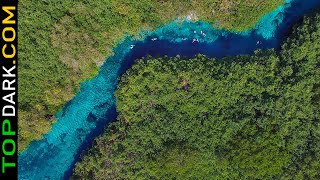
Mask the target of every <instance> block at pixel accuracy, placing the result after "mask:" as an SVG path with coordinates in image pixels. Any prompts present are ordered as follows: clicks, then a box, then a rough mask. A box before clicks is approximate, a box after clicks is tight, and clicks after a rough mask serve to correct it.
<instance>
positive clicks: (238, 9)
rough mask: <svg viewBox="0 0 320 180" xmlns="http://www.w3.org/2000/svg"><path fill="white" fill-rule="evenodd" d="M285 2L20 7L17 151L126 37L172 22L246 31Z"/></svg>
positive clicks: (118, 0) (150, 0) (31, 1)
mask: <svg viewBox="0 0 320 180" xmlns="http://www.w3.org/2000/svg"><path fill="white" fill-rule="evenodd" d="M281 3H283V0H269V1H265V2H261V0H246V1H241V0H210V1H208V0H192V1H190V0H188V1H187V0H183V1H175V0H133V1H124V0H100V1H95V0H86V1H75V0H68V1H63V0H41V1H37V0H21V1H19V33H20V34H19V35H20V36H19V58H20V63H19V74H20V77H21V78H20V80H19V107H20V108H19V151H21V150H22V149H24V148H25V147H26V146H27V145H28V144H29V142H30V141H32V140H34V139H39V138H41V136H42V134H43V133H46V132H47V131H48V130H49V129H50V125H51V123H52V122H54V120H55V118H54V114H55V113H56V112H57V111H58V109H59V108H61V107H62V105H63V104H65V103H66V102H67V101H69V100H70V99H71V98H72V96H73V95H74V93H75V92H76V91H78V90H79V84H80V82H82V81H83V80H84V79H87V78H90V77H93V76H94V75H95V74H96V72H97V69H98V67H99V65H101V64H102V62H103V61H104V60H105V58H106V57H108V56H110V55H111V54H112V48H113V47H114V46H115V44H116V43H117V42H118V41H119V40H120V39H121V38H123V37H124V36H125V35H136V34H137V33H138V32H139V31H140V30H141V29H154V28H156V27H157V26H161V25H164V24H166V23H168V22H170V21H171V20H173V19H176V18H179V17H185V16H188V15H192V17H193V18H194V19H197V18H198V19H202V20H205V21H209V22H215V21H218V22H220V26H221V28H227V29H230V30H234V31H240V30H243V29H247V28H250V27H252V26H254V24H255V23H256V22H257V21H258V19H259V18H261V17H262V16H263V15H264V14H265V13H266V12H268V11H271V10H272V9H274V8H275V7H276V6H278V5H280V4H281Z"/></svg>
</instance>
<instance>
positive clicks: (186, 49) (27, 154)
mask: <svg viewBox="0 0 320 180" xmlns="http://www.w3.org/2000/svg"><path fill="white" fill-rule="evenodd" d="M314 7H320V1H319V0H308V1H305V0H288V1H287V3H286V4H285V5H284V6H281V7H279V8H277V9H276V10H274V11H273V12H271V13H269V14H267V15H266V16H265V17H263V18H262V19H261V21H260V22H259V23H258V24H257V26H256V27H255V28H253V29H251V30H248V31H246V32H241V33H232V32H228V31H225V30H218V29H215V28H214V27H212V25H210V24H208V23H205V22H187V21H184V22H176V21H174V22H172V23H171V24H169V25H167V26H165V27H162V28H159V29H157V30H156V31H153V32H148V31H144V32H141V36H142V37H143V39H142V40H139V41H135V40H133V38H132V37H127V38H125V39H124V40H122V41H121V43H120V44H119V45H118V46H117V47H115V49H114V56H112V57H109V58H108V59H107V60H106V62H105V63H104V64H103V65H102V67H101V68H100V71H99V74H98V75H97V76H96V77H95V78H93V79H91V80H88V81H86V82H84V83H83V84H81V91H80V92H79V93H78V94H77V95H76V96H75V97H74V98H73V100H71V101H70V102H68V103H67V104H66V105H65V107H64V108H63V110H62V111H61V112H59V113H58V114H57V118H58V121H57V122H56V123H55V124H54V125H53V126H52V129H51V131H50V132H49V133H48V134H46V135H45V136H44V137H43V139H42V140H39V141H35V142H32V143H31V144H30V145H29V146H28V148H27V149H26V150H25V151H24V152H22V153H20V155H19V162H18V163H19V164H18V165H19V179H32V180H37V179H41V180H42V179H52V180H56V179H68V178H69V177H70V175H71V174H72V170H73V168H74V164H75V162H76V161H78V160H79V156H80V154H81V152H82V151H83V150H85V149H87V148H88V147H90V146H91V144H92V141H93V139H94V138H95V137H96V136H98V135H99V134H101V133H102V131H103V128H104V127H105V126H106V125H107V124H108V122H111V121H114V120H115V119H116V117H117V112H116V108H115V97H114V91H115V89H116V87H117V84H118V79H119V77H120V76H121V74H123V73H124V72H125V71H126V70H127V69H128V68H130V67H131V66H132V64H133V63H134V60H135V59H139V58H142V57H144V56H146V55H152V56H164V55H167V56H176V55H178V54H179V55H182V56H186V57H192V56H194V55H196V54H198V53H201V54H205V55H207V56H209V57H217V58H220V57H224V56H227V55H239V54H252V53H253V51H254V50H256V49H259V48H260V49H267V48H275V49H276V50H277V49H279V45H280V43H281V42H282V41H283V38H284V37H285V36H286V34H288V32H289V31H290V28H291V27H292V25H293V24H294V23H296V22H297V21H299V20H301V17H302V16H303V15H304V14H305V13H308V12H310V11H311V9H312V8H314ZM194 31H196V33H194ZM200 31H203V32H205V34H206V36H205V37H204V36H203V35H201V34H200ZM153 38H157V40H156V41H152V39H153ZM183 38H187V40H183ZM194 38H197V39H199V42H195V43H192V40H193V39H194ZM257 41H260V43H259V44H257ZM133 44H134V45H135V46H134V48H133V49H130V45H133Z"/></svg>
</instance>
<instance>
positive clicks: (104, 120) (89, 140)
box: [63, 106, 118, 179]
mask: <svg viewBox="0 0 320 180" xmlns="http://www.w3.org/2000/svg"><path fill="white" fill-rule="evenodd" d="M99 108H103V106H102V107H99ZM117 116H118V113H117V112H116V107H115V106H111V107H109V108H108V109H107V110H106V112H105V115H104V117H96V116H95V115H93V114H92V113H90V115H89V116H88V119H87V121H97V126H96V128H95V129H93V130H92V131H91V132H90V133H89V134H87V135H86V136H85V137H84V140H83V143H82V144H81V146H80V147H79V149H78V150H77V152H76V154H75V158H74V161H73V162H72V165H71V166H70V168H69V169H68V170H67V171H66V172H65V173H64V178H63V179H70V177H71V176H72V174H73V169H74V167H75V164H76V162H78V161H79V160H80V159H81V154H82V153H83V152H84V151H87V150H88V149H89V148H90V147H91V146H92V144H93V142H94V139H95V138H96V137H98V136H99V135H100V134H102V133H103V131H104V129H105V126H106V124H109V123H110V122H112V121H114V120H115V119H116V118H117Z"/></svg>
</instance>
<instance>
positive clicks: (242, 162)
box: [73, 14, 320, 179]
mask: <svg viewBox="0 0 320 180" xmlns="http://www.w3.org/2000/svg"><path fill="white" fill-rule="evenodd" d="M319 47H320V14H318V15H316V16H314V17H309V18H305V19H304V21H303V24H302V25H301V26H299V27H296V28H295V30H294V32H293V34H292V36H291V37H290V38H289V39H288V40H287V41H285V42H284V44H283V45H282V49H281V52H280V53H279V54H277V53H275V52H274V51H273V50H267V51H260V50H259V51H256V52H255V54H254V55H252V56H237V57H227V58H223V59H221V60H215V59H210V58H207V57H205V56H203V55H198V56H197V57H195V58H193V59H190V60H184V59H179V58H167V57H165V58H147V59H142V60H139V61H138V62H137V63H136V64H135V65H134V66H133V67H132V68H131V69H130V70H129V71H128V72H127V73H126V74H125V75H124V76H123V77H122V78H121V82H120V84H119V86H118V89H117V91H116V98H117V110H118V112H119V113H120V115H119V117H118V121H116V122H114V123H112V124H111V125H110V126H109V127H108V129H107V130H106V132H105V133H104V134H103V135H101V136H100V137H99V138H97V139H96V142H95V144H94V146H93V148H92V149H90V150H89V152H88V153H87V154H85V155H84V156H83V158H82V161H80V162H78V163H77V164H76V168H75V171H74V177H73V178H74V179H320V125H319V120H320V111H319V110H320V49H319ZM129 74H130V75H129Z"/></svg>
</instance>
